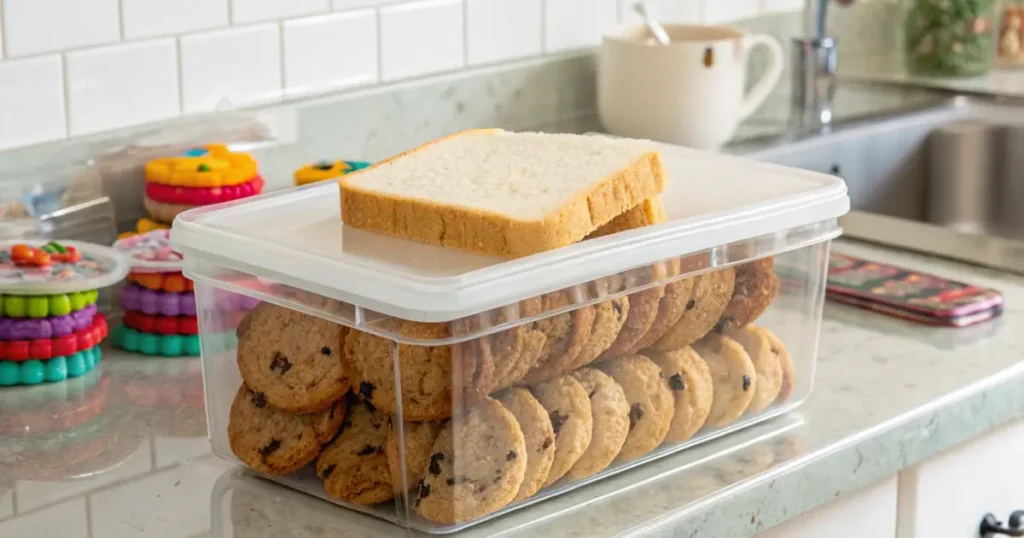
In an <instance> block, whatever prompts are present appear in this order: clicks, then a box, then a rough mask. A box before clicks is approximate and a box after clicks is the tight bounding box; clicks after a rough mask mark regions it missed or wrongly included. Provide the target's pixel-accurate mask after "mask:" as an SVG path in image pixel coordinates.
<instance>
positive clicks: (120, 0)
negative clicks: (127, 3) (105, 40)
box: [117, 0, 124, 41]
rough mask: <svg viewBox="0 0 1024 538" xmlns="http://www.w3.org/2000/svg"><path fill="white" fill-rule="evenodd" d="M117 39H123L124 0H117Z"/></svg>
mask: <svg viewBox="0 0 1024 538" xmlns="http://www.w3.org/2000/svg"><path fill="white" fill-rule="evenodd" d="M117 32H118V41H124V0H117Z"/></svg>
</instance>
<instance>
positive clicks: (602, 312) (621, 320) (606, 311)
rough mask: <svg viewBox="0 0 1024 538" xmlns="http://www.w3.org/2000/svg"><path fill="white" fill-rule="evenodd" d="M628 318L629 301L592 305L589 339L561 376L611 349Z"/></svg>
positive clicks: (622, 300)
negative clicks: (591, 324) (591, 323)
mask: <svg viewBox="0 0 1024 538" xmlns="http://www.w3.org/2000/svg"><path fill="white" fill-rule="evenodd" d="M627 316H629V299H627V298H626V297H619V298H617V299H612V300H610V301H605V302H603V303H598V304H596V305H594V325H593V327H592V328H591V330H590V338H588V339H587V341H586V343H585V344H583V349H581V350H580V353H579V355H576V358H575V359H574V360H573V361H571V362H570V363H569V364H567V365H566V366H565V369H564V371H563V372H562V374H567V373H569V372H572V371H573V370H576V369H578V368H582V367H584V366H586V365H588V364H590V363H592V362H594V361H595V360H597V358H598V357H599V356H600V355H601V353H604V351H605V350H606V349H608V348H609V347H611V345H612V342H614V341H615V339H616V338H617V337H618V336H619V331H621V330H622V326H623V325H624V324H625V323H626V317H627Z"/></svg>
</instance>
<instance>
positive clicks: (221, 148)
mask: <svg viewBox="0 0 1024 538" xmlns="http://www.w3.org/2000/svg"><path fill="white" fill-rule="evenodd" d="M256 168H257V167H256V161H255V159H253V158H252V156H251V155H249V154H248V153H235V152H232V151H230V150H228V148H227V146H225V145H223V144H211V145H209V146H204V147H199V148H195V149H191V150H188V151H186V152H185V155H183V156H178V157H164V158H161V159H154V160H152V161H149V162H148V163H146V181H151V182H153V183H160V184H163V185H173V186H177V187H227V186H232V185H238V184H240V183H245V182H246V181H249V180H251V179H252V178H253V176H255V175H256Z"/></svg>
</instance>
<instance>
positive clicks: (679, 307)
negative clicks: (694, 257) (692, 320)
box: [630, 278, 694, 353]
mask: <svg viewBox="0 0 1024 538" xmlns="http://www.w3.org/2000/svg"><path fill="white" fill-rule="evenodd" d="M693 284H694V279H692V278H684V279H682V280H677V281H675V282H673V283H671V284H668V285H667V286H665V295H664V296H663V297H662V298H661V302H659V303H658V315H657V317H655V318H654V323H653V324H652V325H651V328H650V329H648V330H647V332H646V333H645V334H644V336H643V338H641V339H640V341H638V342H637V343H636V344H633V347H632V348H631V349H630V353H637V352H638V351H640V350H641V349H646V348H648V347H650V346H651V345H652V344H654V343H655V342H657V341H658V340H660V339H661V337H662V336H665V334H666V333H667V332H668V331H669V330H670V329H671V328H672V327H674V326H675V325H676V323H678V322H679V320H680V318H682V317H683V314H685V313H686V305H687V304H688V303H689V302H690V298H691V297H692V296H693Z"/></svg>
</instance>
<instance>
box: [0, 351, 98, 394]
mask: <svg viewBox="0 0 1024 538" xmlns="http://www.w3.org/2000/svg"><path fill="white" fill-rule="evenodd" d="M102 357H103V353H102V351H100V346H96V345H94V346H92V347H90V348H87V349H83V350H81V351H76V352H74V353H70V354H68V355H60V356H57V357H52V358H49V359H45V360H27V361H18V362H15V361H6V360H0V387H10V386H13V385H38V384H40V383H54V382H57V381H64V380H65V379H68V378H72V377H80V376H83V375H85V374H87V373H88V372H90V371H91V370H92V369H93V368H95V367H96V365H97V364H99V362H100V359H101V358H102Z"/></svg>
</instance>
